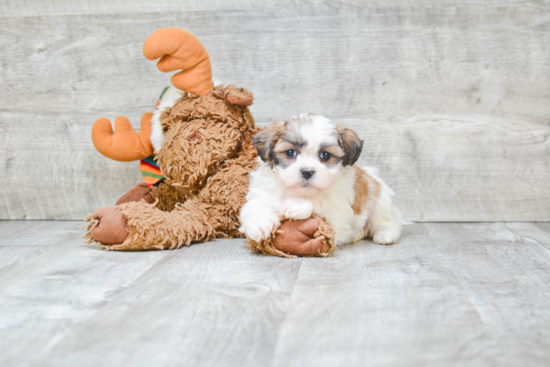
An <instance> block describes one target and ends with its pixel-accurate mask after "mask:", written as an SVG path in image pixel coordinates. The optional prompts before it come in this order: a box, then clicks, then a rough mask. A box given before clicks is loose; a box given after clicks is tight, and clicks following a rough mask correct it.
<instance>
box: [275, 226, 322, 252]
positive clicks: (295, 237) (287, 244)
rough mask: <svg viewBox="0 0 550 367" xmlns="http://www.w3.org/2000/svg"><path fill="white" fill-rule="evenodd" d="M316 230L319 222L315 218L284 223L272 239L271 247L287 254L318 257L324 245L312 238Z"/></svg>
mask: <svg viewBox="0 0 550 367" xmlns="http://www.w3.org/2000/svg"><path fill="white" fill-rule="evenodd" d="M318 228H319V222H318V221H317V219H315V218H308V219H304V220H289V221H286V222H284V223H283V224H282V225H281V227H280V229H279V231H278V233H277V236H276V237H275V238H274V239H273V246H275V248H277V249H278V250H280V251H283V252H285V253H287V254H293V255H319V254H320V253H322V252H323V246H324V244H323V242H322V241H321V240H320V239H315V238H313V235H314V234H315V232H316V231H317V229H318Z"/></svg>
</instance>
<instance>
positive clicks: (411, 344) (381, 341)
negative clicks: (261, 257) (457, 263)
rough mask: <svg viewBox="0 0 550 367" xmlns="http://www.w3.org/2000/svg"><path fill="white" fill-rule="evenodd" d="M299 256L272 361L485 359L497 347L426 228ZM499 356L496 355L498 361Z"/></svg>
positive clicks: (468, 362)
mask: <svg viewBox="0 0 550 367" xmlns="http://www.w3.org/2000/svg"><path fill="white" fill-rule="evenodd" d="M334 255H335V256H334V257H332V258H329V259H326V260H323V261H319V260H316V259H304V260H303V262H302V267H301V269H300V274H299V277H298V281H297V282H296V285H295V290H294V294H293V298H292V303H291V306H290V309H289V312H288V315H287V317H286V319H285V324H284V325H283V327H282V330H281V334H280V336H279V342H278V344H277V349H276V354H275V362H274V366H303V365H312V366H335V365H342V366H344V365H345V366H456V365H464V366H487V365H492V364H500V363H501V362H502V360H501V359H500V356H501V351H500V350H499V348H498V346H497V345H496V343H495V340H494V338H493V336H492V335H491V334H490V333H489V332H488V330H487V328H486V326H485V325H484V323H483V320H482V319H481V318H480V316H479V314H478V313H477V311H476V309H475V307H474V306H473V305H472V303H471V302H470V301H469V299H468V297H467V296H466V294H465V293H464V292H463V291H462V289H461V286H460V283H459V281H458V279H457V278H456V276H455V274H454V272H453V269H452V265H451V264H449V263H448V262H447V261H446V260H445V258H444V257H443V256H442V254H441V253H440V252H439V251H438V248H437V244H436V243H434V241H433V240H432V239H431V238H430V236H429V235H428V233H427V231H426V229H425V228H424V227H423V226H422V225H421V224H417V225H414V226H411V227H406V230H405V233H404V235H403V239H402V240H401V241H400V242H399V243H398V244H396V245H394V246H379V245H374V244H372V243H371V242H367V241H363V242H358V243H356V244H352V245H348V246H347V247H345V248H343V249H342V250H340V251H338V252H336V253H335V254H334ZM496 362H498V363H496Z"/></svg>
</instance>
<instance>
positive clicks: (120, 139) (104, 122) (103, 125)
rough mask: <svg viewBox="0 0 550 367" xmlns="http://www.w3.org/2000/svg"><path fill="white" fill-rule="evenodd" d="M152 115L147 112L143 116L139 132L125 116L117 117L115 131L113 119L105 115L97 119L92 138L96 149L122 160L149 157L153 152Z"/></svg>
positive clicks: (107, 155) (105, 154)
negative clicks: (151, 138) (112, 123)
mask: <svg viewBox="0 0 550 367" xmlns="http://www.w3.org/2000/svg"><path fill="white" fill-rule="evenodd" d="M152 116H153V114H152V113H149V112H147V113H145V114H144V115H143V116H142V117H141V130H140V132H139V133H138V132H137V131H135V130H134V128H133V127H132V125H131V124H130V121H128V119H127V118H126V117H124V116H119V117H117V118H116V120H115V131H114V132H113V127H112V126H111V121H109V120H108V119H106V118H105V117H102V118H100V119H98V120H96V122H94V126H92V140H93V142H94V145H95V147H96V149H97V150H98V151H99V152H100V153H101V154H103V155H104V156H106V157H108V158H111V159H114V160H115V161H121V162H129V161H137V160H139V159H143V158H147V157H149V156H150V155H151V154H153V145H152V144H151V140H150V136H151V117H152Z"/></svg>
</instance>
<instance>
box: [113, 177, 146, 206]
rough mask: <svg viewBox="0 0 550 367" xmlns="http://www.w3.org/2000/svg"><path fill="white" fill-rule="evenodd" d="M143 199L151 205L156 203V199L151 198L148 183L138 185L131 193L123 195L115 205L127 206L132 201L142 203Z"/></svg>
mask: <svg viewBox="0 0 550 367" xmlns="http://www.w3.org/2000/svg"><path fill="white" fill-rule="evenodd" d="M141 199H143V200H145V202H147V203H150V204H152V203H154V202H155V199H154V198H153V197H152V196H151V190H149V185H147V183H146V182H140V183H138V184H136V185H135V186H134V187H132V189H131V190H130V191H128V192H127V193H126V194H124V195H122V196H121V197H120V199H118V201H117V202H116V204H115V205H120V204H125V203H129V202H132V201H141Z"/></svg>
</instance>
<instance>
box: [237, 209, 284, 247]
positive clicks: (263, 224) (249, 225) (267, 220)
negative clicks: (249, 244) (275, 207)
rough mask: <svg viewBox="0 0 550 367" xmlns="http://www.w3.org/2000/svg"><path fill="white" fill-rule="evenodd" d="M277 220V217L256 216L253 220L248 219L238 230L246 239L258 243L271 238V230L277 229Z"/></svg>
mask: <svg viewBox="0 0 550 367" xmlns="http://www.w3.org/2000/svg"><path fill="white" fill-rule="evenodd" d="M279 224H281V223H280V222H279V218H278V217H277V215H275V214H274V215H266V216H258V217H255V218H249V219H248V220H247V221H246V222H245V223H243V225H242V226H241V228H240V231H241V232H242V233H244V234H245V236H246V237H248V238H250V239H251V240H254V241H256V242H260V241H261V240H265V239H266V238H268V237H269V236H271V232H272V231H273V228H275V227H278V226H279Z"/></svg>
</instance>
